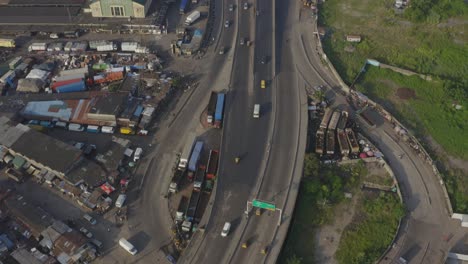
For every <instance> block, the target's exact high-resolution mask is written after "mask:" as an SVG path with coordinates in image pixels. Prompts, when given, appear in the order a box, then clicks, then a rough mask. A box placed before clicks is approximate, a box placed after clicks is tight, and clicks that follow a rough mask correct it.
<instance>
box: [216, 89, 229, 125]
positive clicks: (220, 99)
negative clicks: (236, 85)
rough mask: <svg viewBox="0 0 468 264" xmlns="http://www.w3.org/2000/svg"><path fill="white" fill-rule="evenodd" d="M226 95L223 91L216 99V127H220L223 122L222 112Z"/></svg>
mask: <svg viewBox="0 0 468 264" xmlns="http://www.w3.org/2000/svg"><path fill="white" fill-rule="evenodd" d="M225 98H226V95H225V94H224V93H219V94H218V100H217V101H216V112H215V123H214V126H215V127H216V128H221V125H222V123H223V112H224V100H225Z"/></svg>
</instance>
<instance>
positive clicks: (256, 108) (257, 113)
mask: <svg viewBox="0 0 468 264" xmlns="http://www.w3.org/2000/svg"><path fill="white" fill-rule="evenodd" d="M253 117H254V118H259V117H260V105H259V104H255V105H254V111H253Z"/></svg>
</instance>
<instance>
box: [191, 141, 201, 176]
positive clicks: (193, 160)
mask: <svg viewBox="0 0 468 264" xmlns="http://www.w3.org/2000/svg"><path fill="white" fill-rule="evenodd" d="M202 150H203V141H197V143H195V147H194V148H193V151H192V155H191V156H190V160H189V166H188V168H189V170H190V171H193V172H195V171H196V170H197V165H198V161H199V160H200V154H201V152H202Z"/></svg>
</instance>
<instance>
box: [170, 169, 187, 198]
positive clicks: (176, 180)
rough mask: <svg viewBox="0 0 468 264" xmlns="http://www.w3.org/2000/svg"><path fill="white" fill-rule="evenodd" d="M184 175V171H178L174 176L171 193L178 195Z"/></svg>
mask: <svg viewBox="0 0 468 264" xmlns="http://www.w3.org/2000/svg"><path fill="white" fill-rule="evenodd" d="M183 175H184V171H181V170H176V171H175V173H174V176H172V180H171V183H170V184H169V192H170V193H176V192H177V191H178V190H179V184H180V180H182V177H183Z"/></svg>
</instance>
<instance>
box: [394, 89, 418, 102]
mask: <svg viewBox="0 0 468 264" xmlns="http://www.w3.org/2000/svg"><path fill="white" fill-rule="evenodd" d="M396 95H397V96H398V98H400V99H402V100H408V99H415V98H416V92H415V91H414V90H412V89H409V88H398V89H397V91H396Z"/></svg>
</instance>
